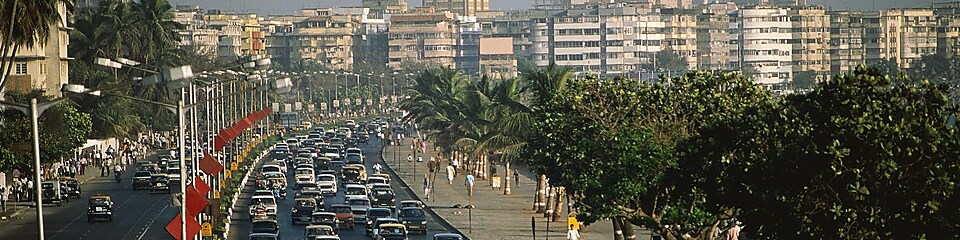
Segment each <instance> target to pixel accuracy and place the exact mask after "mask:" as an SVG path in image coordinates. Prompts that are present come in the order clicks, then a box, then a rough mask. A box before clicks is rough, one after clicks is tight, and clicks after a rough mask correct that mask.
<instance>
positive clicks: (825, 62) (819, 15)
mask: <svg viewBox="0 0 960 240" xmlns="http://www.w3.org/2000/svg"><path fill="white" fill-rule="evenodd" d="M788 14H789V15H790V24H791V29H790V32H791V33H792V35H793V36H791V39H790V41H789V42H790V44H791V51H792V53H791V54H790V56H791V57H792V58H793V63H792V64H791V65H792V67H793V72H794V73H798V72H804V71H809V72H813V73H814V74H815V75H816V79H817V80H826V79H827V78H828V77H829V76H830V18H829V17H828V16H827V14H826V9H825V8H824V7H823V6H812V5H807V6H792V7H790V8H789V12H788Z"/></svg>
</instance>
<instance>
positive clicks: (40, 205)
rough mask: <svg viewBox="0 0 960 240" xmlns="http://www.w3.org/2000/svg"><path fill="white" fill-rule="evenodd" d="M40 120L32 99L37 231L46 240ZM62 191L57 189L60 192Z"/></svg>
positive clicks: (34, 99) (38, 110) (31, 114)
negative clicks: (44, 231)
mask: <svg viewBox="0 0 960 240" xmlns="http://www.w3.org/2000/svg"><path fill="white" fill-rule="evenodd" d="M39 118H40V109H38V108H37V99H36V98H32V99H30V128H31V129H32V131H33V169H36V170H35V171H34V174H33V177H34V180H33V181H34V182H35V183H36V184H35V186H34V188H35V189H36V190H37V198H36V201H37V231H38V233H40V238H38V239H40V240H43V239H44V236H43V194H42V193H43V189H42V188H41V186H42V184H40V126H38V125H40V124H39V123H38V121H39ZM59 190H60V189H56V191H59Z"/></svg>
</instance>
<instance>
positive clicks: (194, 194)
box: [187, 186, 210, 217]
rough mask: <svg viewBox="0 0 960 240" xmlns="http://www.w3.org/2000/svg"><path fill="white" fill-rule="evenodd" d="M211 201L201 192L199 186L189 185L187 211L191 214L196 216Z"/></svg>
mask: <svg viewBox="0 0 960 240" xmlns="http://www.w3.org/2000/svg"><path fill="white" fill-rule="evenodd" d="M209 203H210V201H207V197H205V196H203V194H200V191H198V190H197V188H195V187H193V186H187V213H188V214H189V216H191V217H196V216H197V215H198V214H200V212H202V211H203V209H204V208H206V207H207V204H209Z"/></svg>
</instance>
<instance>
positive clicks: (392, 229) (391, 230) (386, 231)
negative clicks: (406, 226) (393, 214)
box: [379, 227, 403, 235]
mask: <svg viewBox="0 0 960 240" xmlns="http://www.w3.org/2000/svg"><path fill="white" fill-rule="evenodd" d="M379 233H380V234H390V235H399V234H403V228H398V227H385V228H381V229H380V232H379Z"/></svg>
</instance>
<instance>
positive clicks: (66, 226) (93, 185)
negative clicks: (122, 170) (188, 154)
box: [0, 155, 178, 240]
mask: <svg viewBox="0 0 960 240" xmlns="http://www.w3.org/2000/svg"><path fill="white" fill-rule="evenodd" d="M155 157H156V156H155V155H154V156H152V157H151V159H150V160H151V161H155V159H153V158H155ZM133 172H134V171H130V169H128V171H127V172H126V174H124V175H123V177H122V178H123V179H122V182H120V183H117V182H116V181H114V179H113V177H112V176H110V177H99V170H98V169H97V168H89V169H87V172H86V173H87V174H86V175H84V176H82V178H81V179H83V178H87V177H90V176H95V177H94V178H92V179H90V180H88V181H86V182H84V183H83V184H82V185H81V188H82V190H83V194H82V196H81V197H80V199H70V202H69V203H64V204H63V206H59V207H57V206H56V205H51V204H48V205H44V208H43V213H44V214H43V219H44V226H45V227H44V232H45V234H44V235H45V236H46V239H47V240H61V239H63V240H67V239H69V240H75V239H76V240H80V239H137V240H140V239H158V240H159V239H164V240H166V239H170V234H168V233H167V231H166V230H164V227H165V226H166V224H167V223H168V222H169V221H170V219H172V218H173V217H174V216H175V215H176V213H177V210H178V208H177V207H173V206H171V205H170V196H171V195H170V194H165V193H164V194H150V193H149V191H148V190H136V191H134V190H133V188H132V184H131V179H132V177H133ZM177 189H178V188H174V189H173V191H174V192H176V191H177ZM96 193H105V194H109V195H110V196H111V197H112V198H113V202H114V209H113V210H114V211H113V221H112V222H103V221H101V222H92V223H91V222H87V214H86V212H87V197H89V196H90V195H93V194H96ZM23 210H24V211H23V212H20V214H19V215H18V216H17V217H16V218H14V219H12V220H8V221H6V222H3V223H0V239H36V238H37V227H36V226H37V225H36V223H37V218H36V209H34V208H32V207H29V208H25V209H23Z"/></svg>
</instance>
